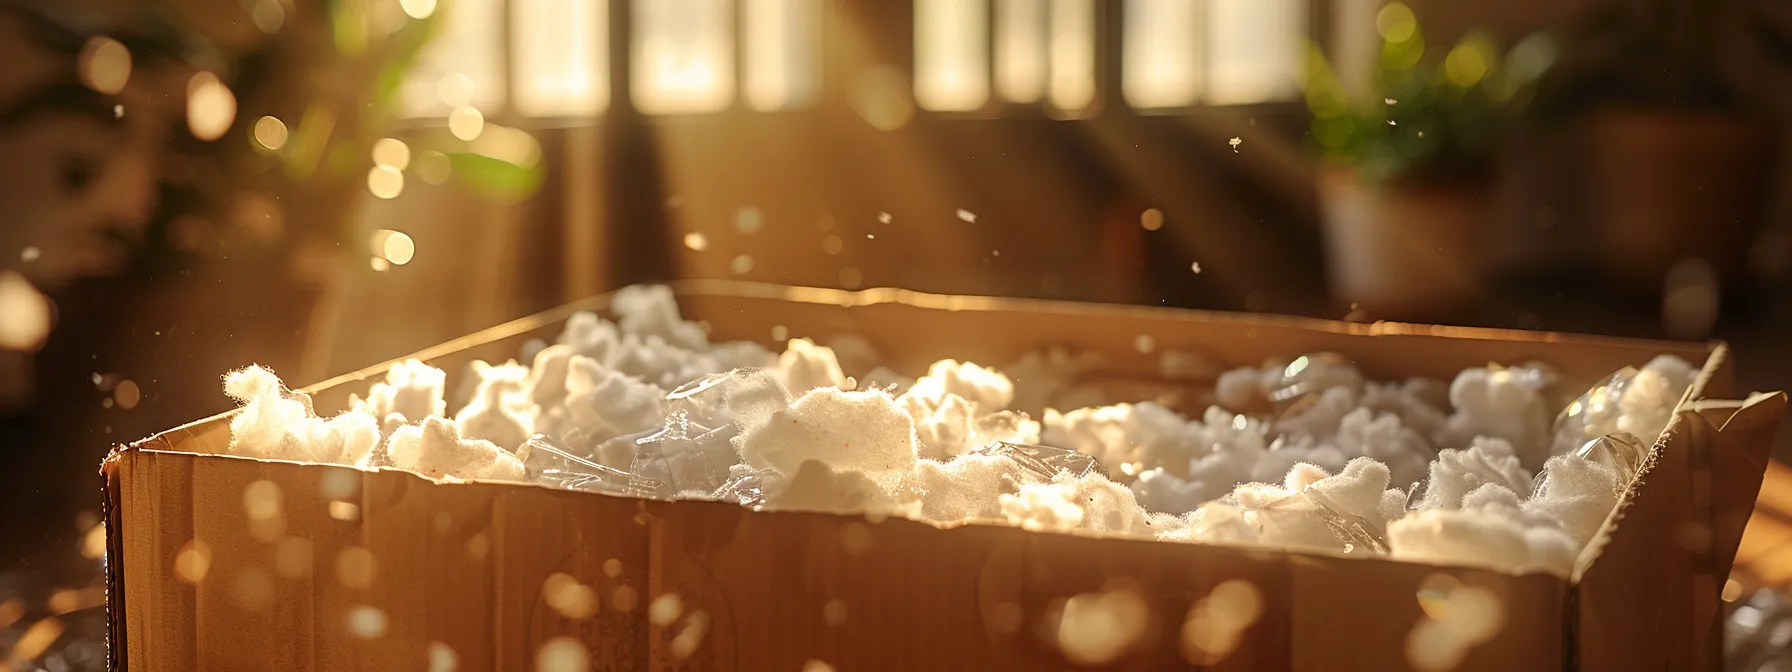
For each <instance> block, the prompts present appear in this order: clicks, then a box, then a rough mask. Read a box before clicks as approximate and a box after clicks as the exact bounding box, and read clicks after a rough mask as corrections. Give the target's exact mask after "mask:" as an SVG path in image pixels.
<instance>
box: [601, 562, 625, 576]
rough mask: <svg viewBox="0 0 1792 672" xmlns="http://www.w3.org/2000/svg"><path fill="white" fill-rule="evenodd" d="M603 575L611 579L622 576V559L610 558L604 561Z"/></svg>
mask: <svg viewBox="0 0 1792 672" xmlns="http://www.w3.org/2000/svg"><path fill="white" fill-rule="evenodd" d="M604 576H607V577H610V578H612V579H614V578H616V577H618V576H622V561H621V560H617V559H615V558H610V559H609V560H605V561H604Z"/></svg>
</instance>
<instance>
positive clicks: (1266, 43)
mask: <svg viewBox="0 0 1792 672" xmlns="http://www.w3.org/2000/svg"><path fill="white" fill-rule="evenodd" d="M1123 9H1124V12H1125V19H1124V26H1123V30H1124V40H1125V44H1124V46H1123V49H1122V54H1121V61H1122V64H1121V92H1122V94H1123V95H1124V97H1125V98H1126V102H1127V104H1129V105H1132V106H1133V107H1134V108H1137V109H1141V110H1154V109H1167V108H1180V107H1189V106H1192V105H1194V104H1196V103H1197V102H1204V103H1207V104H1211V105H1238V104H1248V103H1262V102H1270V101H1276V100H1288V99H1291V98H1293V97H1295V96H1296V94H1298V92H1299V89H1300V76H1301V73H1302V68H1303V67H1304V66H1303V65H1302V64H1303V59H1302V49H1303V48H1304V47H1303V45H1304V44H1305V40H1306V37H1307V0H1205V1H1204V2H1201V1H1198V0H1127V1H1126V3H1125V5H1124V8H1123Z"/></svg>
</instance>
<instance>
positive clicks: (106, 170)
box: [0, 0, 1792, 669]
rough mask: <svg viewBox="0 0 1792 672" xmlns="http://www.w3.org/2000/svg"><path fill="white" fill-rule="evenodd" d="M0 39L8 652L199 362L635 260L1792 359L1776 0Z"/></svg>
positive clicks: (211, 388) (365, 11)
mask: <svg viewBox="0 0 1792 672" xmlns="http://www.w3.org/2000/svg"><path fill="white" fill-rule="evenodd" d="M0 62H4V63H6V64H8V65H7V66H6V67H4V68H0V157H4V159H3V160H0V530H3V532H0V650H5V649H12V650H13V652H14V654H13V655H14V660H13V664H15V665H17V666H18V669H37V666H39V665H42V666H44V667H46V668H47V669H58V668H56V667H55V665H60V666H62V668H61V669H89V668H88V667H87V665H88V664H89V663H91V662H93V661H94V660H96V658H95V656H96V655H103V654H100V653H96V652H95V651H94V650H93V649H92V646H91V644H92V642H94V641H97V640H95V639H93V638H92V637H91V634H92V631H93V630H94V628H102V629H103V621H96V622H95V623H86V622H85V621H82V620H81V619H79V618H75V617H74V616H77V615H79V614H81V613H91V612H92V611H93V610H94V609H95V608H96V606H97V605H98V604H99V603H100V599H101V598H102V595H101V594H100V593H96V592H94V589H74V590H62V591H60V592H58V589H57V588H56V587H58V586H79V585H87V582H90V581H91V580H92V579H93V577H94V576H95V575H96V573H97V572H98V571H99V570H98V567H97V565H96V564H95V562H94V561H93V560H92V559H91V558H95V557H97V556H98V555H99V552H98V550H96V548H95V546H94V544H95V543H96V542H95V541H94V540H95V539H96V538H98V537H96V535H98V534H102V532H101V531H98V528H97V527H95V522H96V520H97V519H96V517H95V516H96V514H97V501H98V497H97V492H98V486H99V483H100V482H99V479H98V477H97V473H96V468H95V467H96V465H97V464H98V462H99V460H100V459H101V458H102V457H103V456H104V455H105V453H106V451H107V450H108V449H109V447H110V446H111V445H113V444H114V443H117V442H124V441H130V440H134V439H137V438H141V437H143V436H146V435H148V434H151V433H154V432H156V431H160V430H163V429H167V428H169V427H172V426H175V425H178V424H181V423H184V422H187V421H190V420H193V419H197V418H200V417H203V416H206V415H209V414H212V413H215V412H219V411H223V410H225V409H226V408H228V407H229V405H230V404H229V401H228V399H226V398H225V397H224V396H223V395H222V394H221V393H220V392H219V386H218V378H219V375H220V374H222V373H223V372H224V371H226V370H228V369H230V368H234V367H239V366H243V365H246V364H248V363H251V362H260V363H262V364H265V365H268V366H270V367H272V368H273V369H275V370H276V371H278V372H279V373H280V374H281V375H282V376H283V377H284V378H285V379H287V380H288V381H289V382H293V383H294V384H304V383H309V382H312V381H316V380H321V379H323V378H325V377H327V376H330V375H334V374H338V373H342V372H345V371H350V370H354V369H358V368H361V367H364V366H367V365H369V364H372V363H375V362H378V361H381V360H384V359H387V358H391V357H396V356H400V355H403V354H406V353H409V352H412V351H415V350H418V349H420V348H422V347H425V346H428V345H432V344H435V343H438V342H441V341H445V340H448V339H450V338H453V337H456V336H460V335H463V334H466V333H469V332H472V331H475V330H477V329H480V328H483V327H487V326H490V325H493V324H497V323H500V322H503V321H506V320H509V319H513V318H516V317H520V316H523V315H527V314H530V313H533V312H537V311H540V310H542V309H545V308H548V307H550V306H553V305H556V304H559V303H563V302H565V301H568V300H571V299H574V298H579V297H584V296H588V295H591V294H595V293H598V292H602V291H606V290H609V289H613V288H616V287H618V286H621V285H623V284H628V283H633V282H643V281H656V280H667V279H674V278H689V277H699V278H735V279H742V280H750V281H761V282H774V283H785V284H795V285H812V286H823V287H839V288H848V289H855V288H864V287H883V286H894V287H905V288H911V289H916V290H922V291H929V292H943V293H964V294H986V295H1007V296H1026V297H1044V298H1057V299H1066V300H1078V301H1105V302H1119V303H1141V304H1152V305H1169V306H1183V307H1199V308H1212V309H1223V310H1249V311H1259V312H1272V313H1289V314H1302V315H1312V316H1319V317H1328V318H1336V319H1347V320H1360V321H1366V320H1378V319H1400V320H1420V321H1430V322H1441V323H1451V324H1465V325H1476V326H1492V327H1503V328H1518V329H1541V330H1551V331H1578V332H1588V333H1600V334H1615V335H1627V336H1642V337H1651V338H1675V339H1706V338H1722V339H1726V340H1729V341H1731V342H1732V343H1733V345H1735V346H1736V348H1737V354H1736V358H1737V361H1738V362H1740V364H1739V366H1738V368H1737V377H1738V379H1739V380H1738V387H1739V388H1741V389H1743V390H1747V389H1779V388H1784V387H1786V386H1787V385H1788V383H1789V382H1792V349H1789V348H1788V347H1787V343H1788V342H1789V341H1792V339H1789V338H1788V337H1792V291H1788V268H1789V266H1788V264H1789V263H1792V173H1789V172H1788V167H1789V164H1788V158H1792V154H1789V150H1792V137H1788V133H1787V132H1786V129H1788V125H1787V122H1788V120H1792V4H1788V3H1786V2H1784V1H1783V0H1497V1H1496V0H1474V1H1469V0H1409V1H1408V2H1405V3H1401V2H1383V1H1382V0H54V1H48V0H46V1H42V2H29V1H24V0H0ZM1782 438H1784V434H1783V435H1782ZM1789 444H1792V442H1787V441H1784V440H1782V441H1781V442H1780V444H1779V448H1780V452H1779V457H1781V458H1792V452H1787V451H1792V448H1788V445H1789ZM1787 480H1792V479H1787ZM1769 487H1770V488H1771V487H1772V485H1771V484H1770V486H1769ZM1786 487H1788V488H1792V485H1788V486H1786ZM1786 511H1787V512H1786V513H1784V514H1771V515H1775V516H1779V517H1777V518H1774V520H1783V521H1787V523H1786V525H1784V526H1783V527H1781V528H1777V529H1784V530H1785V532H1786V534H1785V535H1783V540H1785V541H1792V506H1788V507H1786ZM1763 515H1770V514H1759V513H1758V514H1757V520H1759V519H1761V517H1762V516H1763ZM1780 540H1781V539H1780V538H1778V537H1776V538H1775V539H1774V540H1769V541H1770V542H1771V543H1769V542H1761V541H1760V538H1759V537H1757V540H1756V541H1757V542H1758V543H1756V545H1755V546H1752V547H1748V548H1754V549H1755V551H1756V553H1755V555H1748V556H1747V557H1745V558H1744V563H1745V565H1747V563H1749V562H1751V561H1752V560H1751V559H1758V558H1770V557H1776V556H1774V553H1773V552H1774V551H1776V550H1777V549H1779V543H1778V542H1779V541H1780ZM1763 544H1765V545H1763ZM1745 546H1746V545H1745ZM1748 548H1745V554H1746V553H1750V551H1748ZM1788 550H1792V549H1788ZM84 552H85V553H86V555H87V556H88V558H89V559H86V560H84V559H83V558H82V557H81V556H82V554H83V553H84ZM1787 566H1788V567H1792V563H1788V564H1787ZM1763 567H1765V565H1763ZM1751 571H1753V570H1751ZM1773 571H1774V570H1771V569H1760V570H1759V571H1756V572H1755V573H1754V574H1750V575H1749V581H1748V582H1747V584H1746V586H1745V585H1744V584H1737V589H1736V590H1735V591H1733V593H1734V594H1729V595H1728V596H1730V597H1743V596H1742V590H1743V588H1744V587H1748V588H1753V587H1754V586H1756V585H1767V584H1772V583H1775V582H1776V581H1780V579H1774V578H1773V577H1774V576H1777V575H1775V574H1773ZM1782 578H1783V579H1784V580H1792V572H1787V573H1786V575H1785V576H1784V577H1782ZM82 590H85V591H86V592H81V591H82ZM1762 599H1769V598H1762ZM58 600H60V602H58ZM1763 604H1764V605H1766V604H1767V603H1763ZM1775 604H1777V603H1775ZM46 605H47V606H46ZM1770 607H1771V608H1770ZM1750 608H1754V607H1750ZM1772 609H1777V606H1771V605H1768V606H1762V607H1761V608H1760V609H1758V611H1760V612H1761V616H1760V617H1759V618H1757V620H1756V625H1757V626H1759V625H1761V624H1762V623H1771V622H1772V621H1771V620H1769V619H1768V615H1771V614H1777V613H1780V612H1776V611H1772ZM46 613H49V614H52V615H53V614H63V615H64V617H62V618H44V616H45V614H46ZM51 620H54V621H56V623H57V625H56V628H55V629H54V631H53V632H51V631H50V630H46V629H44V626H42V624H43V623H45V622H49V621H51ZM88 620H90V621H92V620H95V619H88ZM84 623H85V624H84ZM1788 627H1789V628H1792V625H1789V626H1788ZM82 628H86V630H82ZM1757 629H1758V630H1759V632H1760V633H1762V634H1761V635H1760V640H1761V642H1766V643H1768V644H1772V643H1773V642H1774V641H1778V640H1774V637H1780V638H1781V639H1786V638H1792V630H1788V631H1787V632H1783V633H1779V634H1777V635H1776V634H1774V632H1775V631H1774V630H1773V629H1772V628H1766V629H1760V628H1757ZM84 632H85V633H87V634H88V635H89V637H88V638H87V639H83V638H82V637H81V635H82V633H84ZM83 642H87V646H88V648H86V649H83V648H81V647H82V646H83V644H82V643H83ZM1783 644H1784V642H1783V641H1780V642H1779V643H1778V645H1783ZM1763 646H1765V645H1763ZM1768 650H1774V649H1773V648H1772V647H1766V648H1760V647H1757V649H1751V651H1754V652H1755V653H1757V654H1758V653H1759V652H1760V651H1768ZM25 654H29V655H25ZM1757 657H1760V656H1757ZM4 658H5V656H0V659H4ZM1768 658H1771V656H1768ZM1765 659H1766V658H1763V660H1765ZM50 661H54V663H55V665H52V664H51V662H50ZM5 664H7V663H6V662H5V661H4V660H0V665H5Z"/></svg>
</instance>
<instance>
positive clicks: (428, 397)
mask: <svg viewBox="0 0 1792 672" xmlns="http://www.w3.org/2000/svg"><path fill="white" fill-rule="evenodd" d="M447 380H448V376H447V374H446V373H443V372H442V370H441V369H438V368H435V367H433V366H430V365H428V364H424V363H423V362H420V361H417V360H415V359H407V360H404V361H401V362H398V363H396V364H393V365H392V368H390V369H388V370H387V371H386V379H385V380H384V381H382V382H378V383H374V384H373V387H372V388H370V389H368V391H367V398H366V399H360V398H358V397H355V396H354V395H350V396H349V407H350V408H351V409H354V410H360V411H366V412H368V413H371V414H372V415H373V417H375V418H379V419H380V423H381V429H382V430H384V431H386V432H391V431H392V430H393V429H394V428H396V426H397V425H402V424H405V423H410V422H418V421H421V420H422V419H423V418H425V417H428V416H431V415H442V414H443V413H446V412H447V410H448V402H447V401H446V400H445V399H444V398H443V394H444V391H445V389H446V383H447Z"/></svg>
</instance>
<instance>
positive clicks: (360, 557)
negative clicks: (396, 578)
mask: <svg viewBox="0 0 1792 672" xmlns="http://www.w3.org/2000/svg"><path fill="white" fill-rule="evenodd" d="M378 569H379V561H378V560H376V559H374V557H373V551H369V550H367V549H365V548H361V547H360V546H349V547H347V548H344V549H342V552H341V553H339V554H337V555H336V580H337V581H338V582H341V583H342V585H344V586H348V587H350V588H354V589H356V590H367V589H368V588H369V587H371V586H373V579H374V576H375V574H377V573H378Z"/></svg>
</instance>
